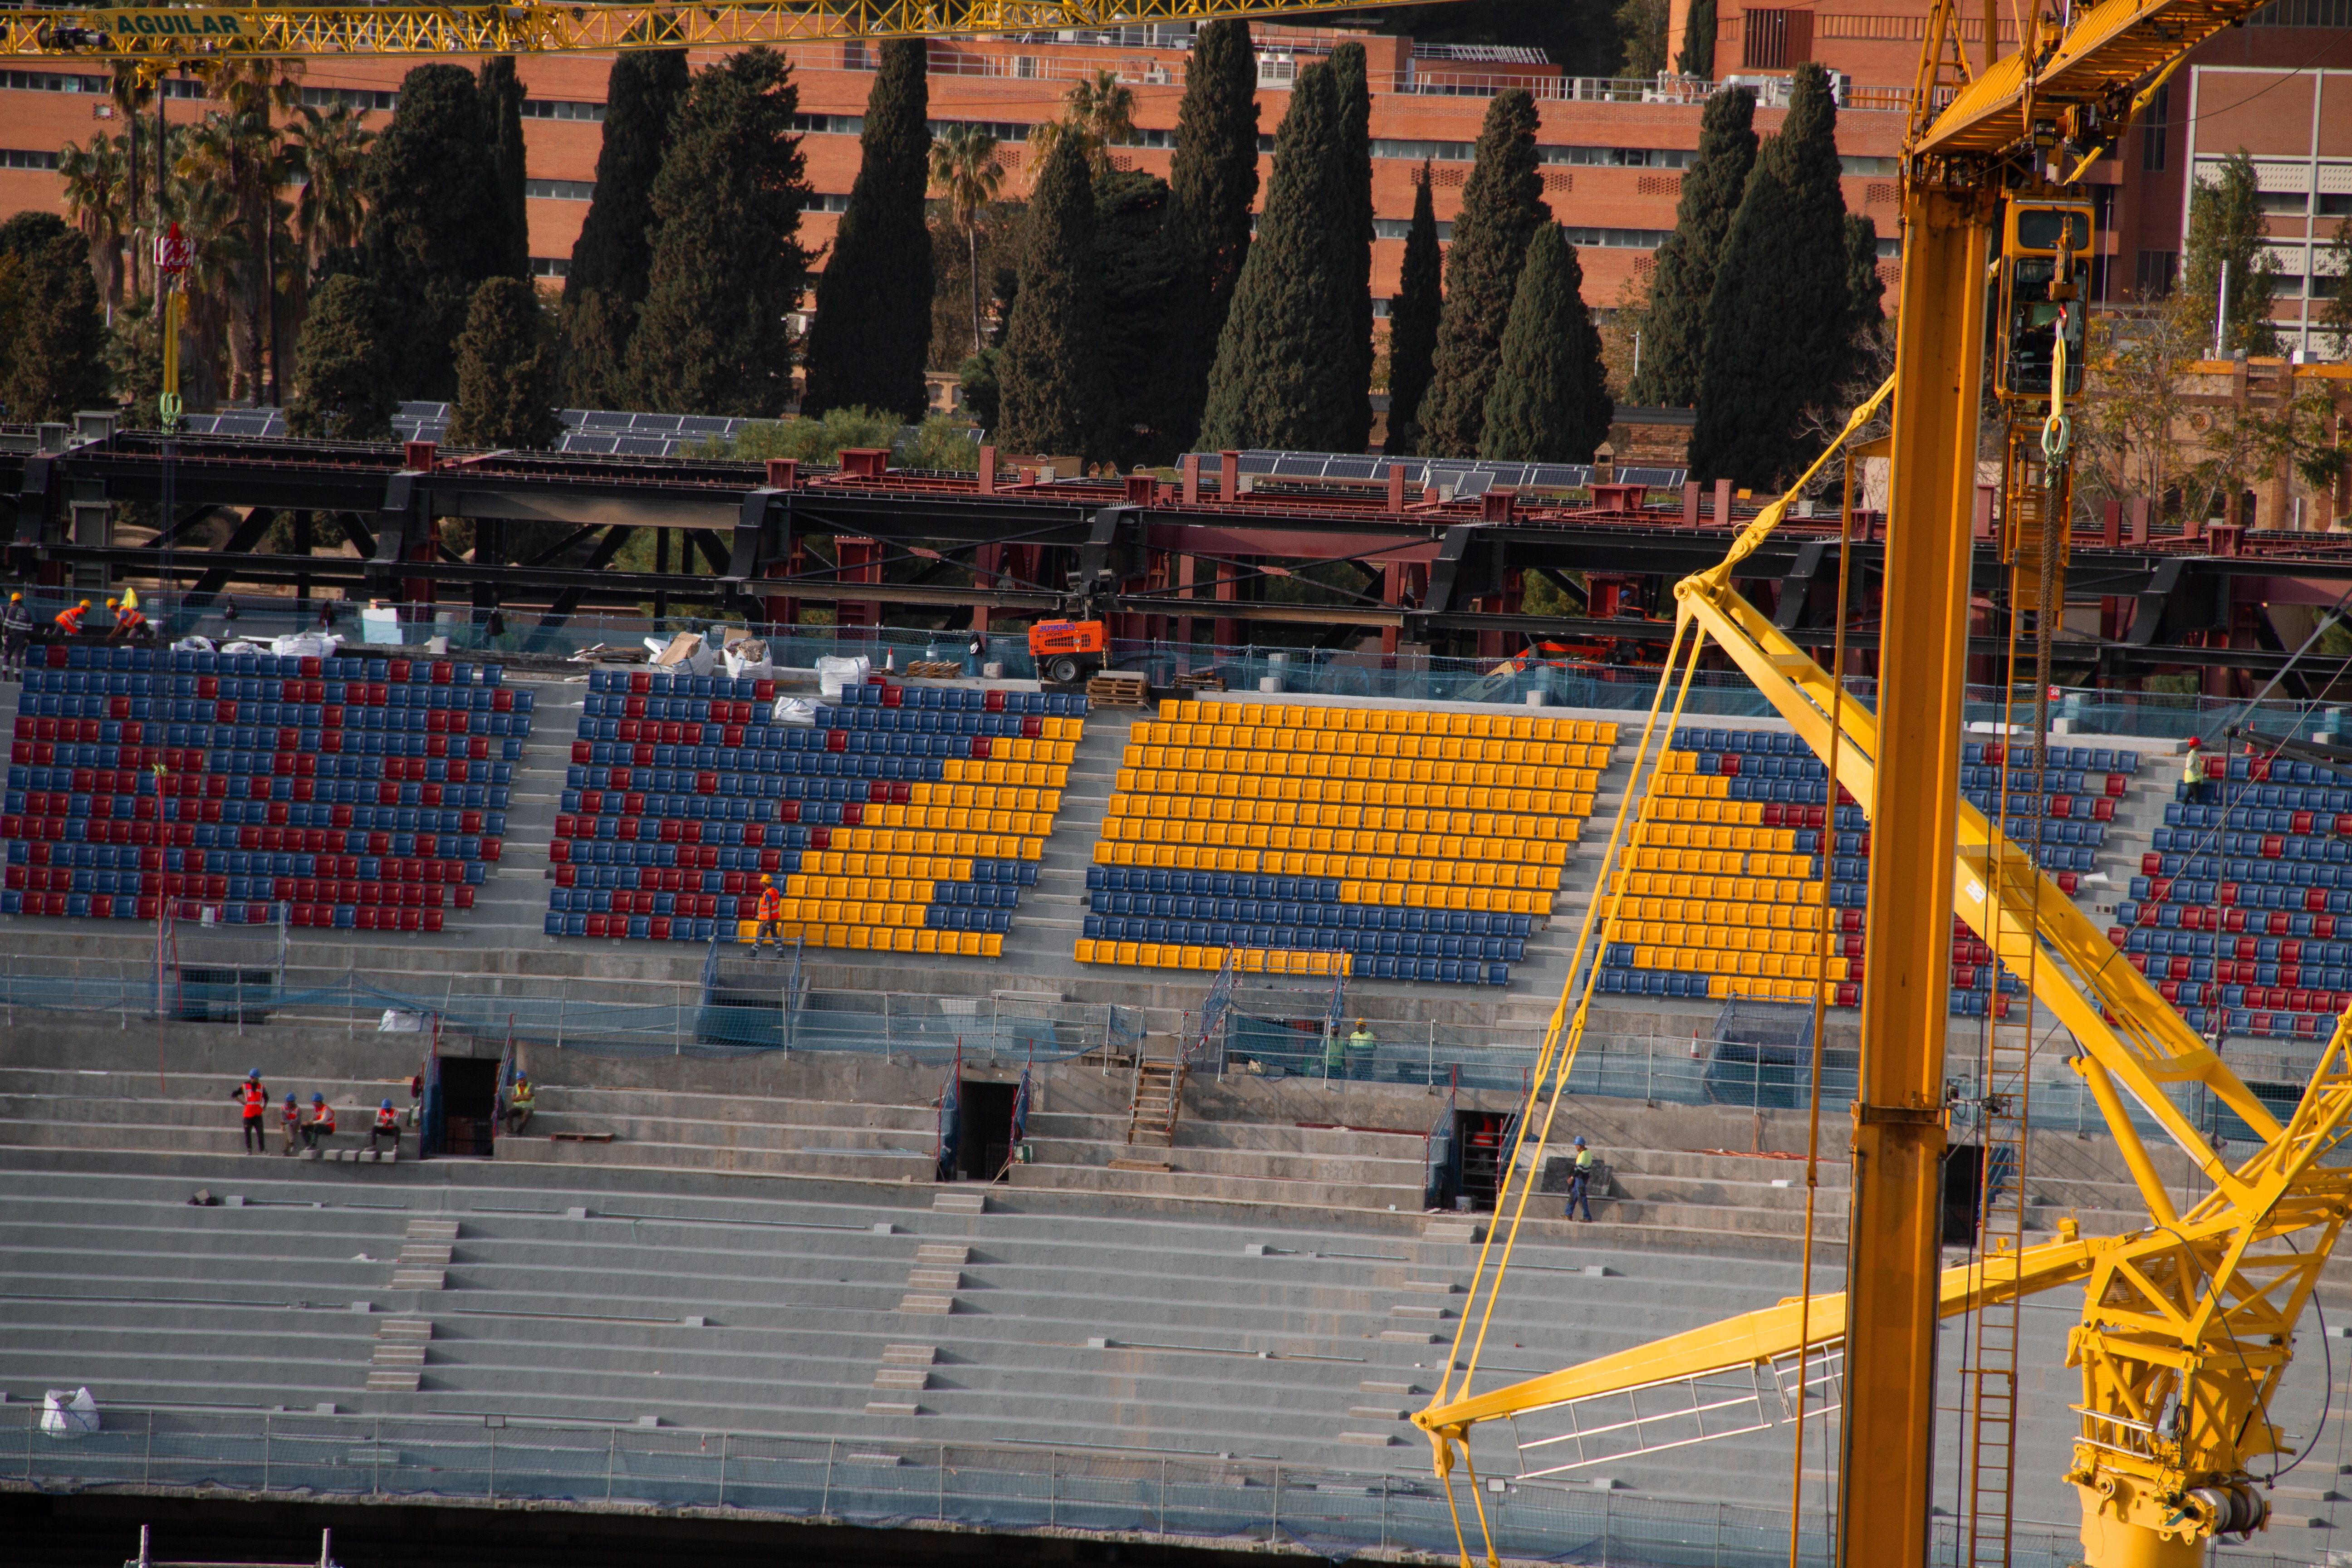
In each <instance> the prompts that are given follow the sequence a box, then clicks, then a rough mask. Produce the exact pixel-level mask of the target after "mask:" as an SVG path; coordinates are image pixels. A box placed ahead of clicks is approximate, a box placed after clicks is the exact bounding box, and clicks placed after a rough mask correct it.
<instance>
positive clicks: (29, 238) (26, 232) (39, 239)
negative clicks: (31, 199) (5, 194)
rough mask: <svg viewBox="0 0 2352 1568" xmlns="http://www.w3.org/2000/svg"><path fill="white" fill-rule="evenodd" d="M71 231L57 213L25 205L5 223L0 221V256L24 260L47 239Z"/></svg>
mask: <svg viewBox="0 0 2352 1568" xmlns="http://www.w3.org/2000/svg"><path fill="white" fill-rule="evenodd" d="M72 232H73V230H71V229H69V228H68V227H67V226H66V220H65V219H63V218H61V217H59V216H58V215H57V214H55V213H53V212H46V211H43V210H42V209H40V208H37V207H26V209H25V210H24V211H23V212H20V213H17V214H16V215H15V216H11V217H10V218H9V219H8V221H7V222H6V223H0V256H13V257H15V258H16V259H17V260H19V261H24V260H26V259H28V258H30V257H31V256H32V255H33V253H34V252H35V251H37V250H38V249H40V248H41V247H43V246H46V245H47V244H48V242H49V241H51V240H53V239H62V238H64V237H66V236H67V235H69V234H71V233H72Z"/></svg>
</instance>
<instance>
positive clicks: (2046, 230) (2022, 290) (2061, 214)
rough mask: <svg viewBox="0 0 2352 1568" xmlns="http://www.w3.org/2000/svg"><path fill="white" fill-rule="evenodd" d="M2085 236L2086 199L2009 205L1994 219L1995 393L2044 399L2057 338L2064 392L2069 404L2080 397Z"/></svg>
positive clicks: (2088, 234) (2087, 222)
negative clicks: (1997, 236) (1997, 230)
mask: <svg viewBox="0 0 2352 1568" xmlns="http://www.w3.org/2000/svg"><path fill="white" fill-rule="evenodd" d="M2091 234H2092V228H2091V208H2090V205H2089V204H2087V203H2083V204H2076V203H2072V202H2011V203H2010V204H2009V207H2008V211H2007V212H2006V213H2005V214H2004V215H2003V218H2002V223H2001V246H2000V315H1999V317H1998V318H1997V319H1998V320H1999V321H2000V353H1999V355H1998V356H1997V358H1996V361H1995V364H1994V372H1993V375H1994V380H1993V389H1994V391H1996V392H1998V393H1999V394H2000V395H2001V396H2002V397H2003V398H2017V399H2032V400H2033V401H2036V402H2040V401H2045V400H2047V399H2048V398H2049V396H2050V383H2051V376H2052V367H2053V364H2054V363H2056V360H2057V344H2058V342H2059V341H2060V340H2061V338H2062V337H2063V341H2064V343H2065V359H2066V384H2065V393H2064V395H2065V397H2066V399H2067V400H2068V401H2070V402H2071V401H2072V400H2073V399H2074V398H2075V397H2077V396H2079V395H2081V394H2082V390H2083V361H2084V334H2083V325H2084V317H2085V315H2086V311H2085V310H2084V303H2085V301H2084V294H2086V293H2087V292H2088V290H2087V289H2085V288H2084V283H2085V282H2086V281H2087V278H2088V269H2089V260H2088V258H2089V256H2090V254H2091Z"/></svg>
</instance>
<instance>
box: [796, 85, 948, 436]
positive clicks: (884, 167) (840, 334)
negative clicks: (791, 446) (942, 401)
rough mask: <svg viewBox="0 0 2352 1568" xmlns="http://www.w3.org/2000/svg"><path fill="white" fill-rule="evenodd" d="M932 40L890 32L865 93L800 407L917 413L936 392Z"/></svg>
mask: <svg viewBox="0 0 2352 1568" xmlns="http://www.w3.org/2000/svg"><path fill="white" fill-rule="evenodd" d="M928 51H929V45H928V44H927V43H925V42H924V41H923V40H922V39H920V38H891V39H889V40H887V41H886V42H885V43H884V44H883V45H882V63H881V69H880V70H879V71H878V72H877V74H876V76H875V78H874V88H873V90H872V91H871V92H870V93H868V94H867V96H866V132H865V135H864V136H863V137H862V138H861V139H860V142H859V158H858V164H857V180H856V184H853V185H851V186H850V188H849V207H848V210H847V211H845V212H844V213H843V214H842V215H841V226H840V227H839V228H837V229H835V231H834V237H833V254H832V256H831V257H830V258H828V259H827V260H826V262H825V267H824V273H823V275H822V276H820V277H819V278H818V279H817V285H816V320H815V321H813V322H811V323H810V325H809V337H808V384H807V387H806V389H805V390H804V391H803V393H802V395H801V412H802V413H803V415H808V416H818V415H822V414H824V411H825V410H826V409H828V408H847V407H851V406H854V405H863V406H865V407H866V408H870V409H873V410H875V411H876V412H877V413H879V412H881V411H883V410H885V409H887V410H889V411H891V412H893V413H896V414H898V415H899V416H901V417H903V418H905V419H906V420H907V421H908V422H909V423H910V424H911V423H917V422H919V421H920V420H921V419H922V417H923V411H924V408H925V407H926V405H928V404H929V397H928V395H926V394H925V391H924V388H923V362H924V360H925V359H926V358H928V357H929V355H928V353H927V352H926V351H927V350H928V349H929V347H930V337H931V313H930V306H931V246H930V234H929V230H928V229H927V228H926V227H925V226H924V221H923V191H924V188H925V186H927V185H928V184H929V183H930V155H931V133H930V131H929V125H928V121H929V113H930V89H929V79H928V77H927V75H926V70H925V66H926V60H927V56H928Z"/></svg>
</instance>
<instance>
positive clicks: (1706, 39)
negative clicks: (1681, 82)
mask: <svg viewBox="0 0 2352 1568" xmlns="http://www.w3.org/2000/svg"><path fill="white" fill-rule="evenodd" d="M1675 69H1676V70H1677V71H1680V72H1681V73H1682V74H1683V75H1685V76H1695V77H1701V78H1708V79H1711V78H1713V77H1714V75H1715V0H1691V5H1690V11H1689V12H1688V14H1687V15H1685V16H1684V18H1683V47H1682V49H1681V51H1680V52H1679V53H1677V54H1676V55H1675Z"/></svg>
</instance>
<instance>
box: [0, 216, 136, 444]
mask: <svg viewBox="0 0 2352 1568" xmlns="http://www.w3.org/2000/svg"><path fill="white" fill-rule="evenodd" d="M0 243H5V242H0ZM18 265H19V266H20V267H21V268H22V269H23V271H22V278H23V284H22V288H23V304H22V305H21V307H20V308H19V313H18V317H17V323H18V324H17V331H16V333H15V334H14V336H13V342H12V345H11V348H10V350H9V351H8V363H7V367H6V369H7V381H6V383H5V386H0V404H5V405H6V407H7V410H8V414H7V416H8V417H9V418H10V419H14V420H21V421H25V422H27V423H38V422H40V421H43V420H60V419H71V418H72V417H73V416H74V415H75V414H76V413H77V412H79V410H81V409H84V408H98V407H102V406H104V405H107V404H109V403H110V402H111V401H112V378H111V376H110V374H108V371H107V367H106V353H107V337H106V317H105V314H104V312H103V311H102V310H101V308H100V300H99V294H98V281H97V279H94V278H92V277H91V276H90V270H89V241H88V240H86V239H84V238H83V237H81V236H79V235H78V234H72V233H60V234H53V235H51V236H50V237H48V238H47V240H43V241H37V242H34V243H30V244H28V245H27V246H26V248H25V250H24V252H23V256H22V260H21V261H20V262H19V264H18Z"/></svg>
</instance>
